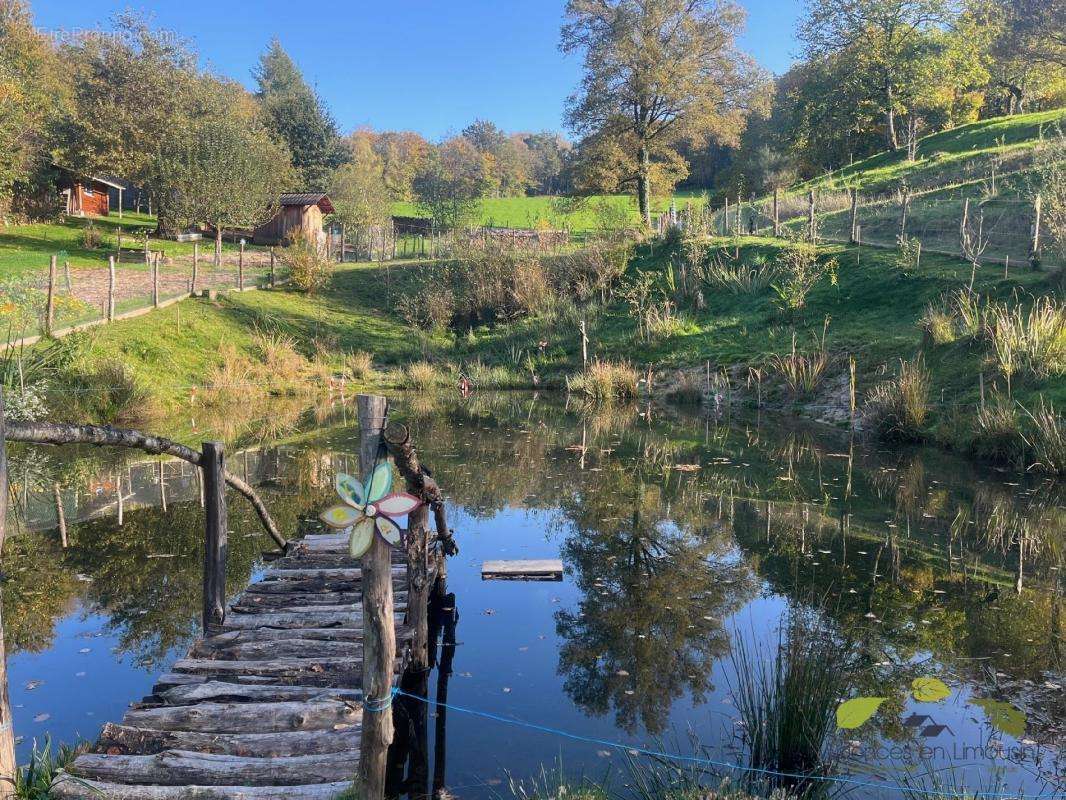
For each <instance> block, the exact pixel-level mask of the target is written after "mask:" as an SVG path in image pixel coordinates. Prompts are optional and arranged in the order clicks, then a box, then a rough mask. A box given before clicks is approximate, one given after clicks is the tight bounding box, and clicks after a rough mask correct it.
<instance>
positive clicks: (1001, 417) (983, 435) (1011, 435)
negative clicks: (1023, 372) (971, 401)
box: [969, 393, 1025, 463]
mask: <svg viewBox="0 0 1066 800" xmlns="http://www.w3.org/2000/svg"><path fill="white" fill-rule="evenodd" d="M1024 448H1025V439H1024V437H1023V436H1022V428H1021V418H1020V416H1019V415H1018V408H1017V406H1016V405H1015V404H1014V403H1013V402H1011V400H1010V399H1009V398H1007V397H1004V396H1003V395H1001V394H999V393H995V394H993V395H992V397H991V398H990V399H989V401H988V402H987V403H982V404H981V405H980V406H979V407H978V409H977V414H976V416H975V417H974V428H973V438H972V439H971V440H970V447H969V449H970V452H971V453H972V454H973V455H975V456H977V457H979V458H986V459H989V460H992V461H1003V462H1010V463H1016V462H1018V461H1019V460H1020V459H1021V457H1022V454H1023V451H1024Z"/></svg>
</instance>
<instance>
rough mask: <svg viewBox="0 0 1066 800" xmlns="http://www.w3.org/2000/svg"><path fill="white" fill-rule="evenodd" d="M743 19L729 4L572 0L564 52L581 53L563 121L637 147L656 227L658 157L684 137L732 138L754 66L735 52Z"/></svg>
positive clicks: (643, 194) (645, 203) (641, 184)
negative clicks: (580, 64) (654, 204)
mask: <svg viewBox="0 0 1066 800" xmlns="http://www.w3.org/2000/svg"><path fill="white" fill-rule="evenodd" d="M743 20H744V14H743V12H742V11H741V9H740V8H739V7H738V6H736V5H734V4H733V3H732V2H730V1H729V0H569V1H568V2H567V5H566V23H565V24H564V25H563V29H562V40H561V45H560V46H561V48H562V50H563V52H565V53H577V52H580V53H582V54H583V56H584V72H585V74H584V77H583V78H582V82H581V87H580V89H579V90H578V92H577V93H576V94H574V95H573V96H572V97H571V98H570V99H569V102H568V109H567V121H568V123H569V125H570V126H571V127H572V128H573V129H574V130H575V131H577V132H578V133H580V134H582V135H583V136H588V135H590V134H596V135H597V136H600V137H604V136H606V137H609V138H610V139H611V140H612V141H613V142H614V143H615V144H616V145H618V146H621V147H623V148H626V149H627V150H631V151H632V157H633V161H634V164H633V175H632V178H633V183H634V184H635V187H636V194H637V202H638V205H639V207H640V213H641V215H642V217H643V218H644V221H645V224H650V222H651V175H652V161H653V158H655V157H656V156H658V157H659V158H663V159H665V160H669V159H670V158H671V156H676V150H675V148H674V147H673V145H674V144H675V143H676V142H678V141H683V140H697V139H707V138H708V137H709V136H711V135H718V136H721V137H726V138H733V137H735V136H736V135H737V134H738V133H739V128H740V123H741V120H742V113H741V111H742V105H743V100H742V98H743V95H744V93H743V89H744V87H745V85H746V80H745V78H746V76H747V72H748V70H747V69H746V67H748V66H749V64H750V62H749V61H748V60H747V59H746V58H745V57H744V56H742V55H741V54H740V53H739V52H738V50H737V47H736V37H737V35H738V33H739V32H740V29H741V26H742V23H743Z"/></svg>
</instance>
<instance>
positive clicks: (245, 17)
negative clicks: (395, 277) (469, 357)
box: [31, 0, 800, 139]
mask: <svg viewBox="0 0 1066 800" xmlns="http://www.w3.org/2000/svg"><path fill="white" fill-rule="evenodd" d="M31 2H32V3H33V10H34V14H35V16H36V19H37V24H38V25H39V26H40V27H42V28H45V29H49V30H52V29H67V30H76V29H79V28H93V27H98V26H100V25H105V26H106V24H107V21H108V20H109V18H110V17H111V16H112V15H113V14H114V13H115V12H116V11H121V10H122V9H124V8H127V7H130V8H134V9H136V10H139V11H143V12H146V13H148V14H150V15H151V17H152V19H153V21H154V23H155V24H157V25H160V26H163V27H167V28H171V29H173V30H176V31H178V32H179V33H181V34H182V35H184V36H186V37H188V38H189V39H191V40H192V41H193V43H194V45H195V47H196V49H197V50H198V51H199V53H200V55H201V57H202V59H203V60H204V62H205V63H206V64H207V65H209V66H210V67H211V68H213V69H214V70H216V71H218V72H221V73H223V74H225V75H228V76H230V77H232V78H236V79H237V80H240V81H242V82H243V83H245V84H247V85H248V86H249V87H251V86H253V85H254V82H253V79H252V76H251V70H252V68H253V66H254V65H255V63H256V61H257V59H258V57H259V54H260V53H261V52H262V51H263V49H264V48H265V47H266V46H267V44H268V43H269V41H270V39H271V37H273V36H275V35H277V36H279V37H280V39H281V41H282V44H283V45H284V47H285V49H286V50H288V52H289V54H290V55H291V56H292V57H293V58H294V59H295V60H296V62H297V64H299V66H300V68H301V69H302V70H303V72H304V75H305V77H306V78H307V80H308V81H309V82H311V83H312V84H313V85H314V86H315V87H316V88H317V89H318V91H319V93H320V94H321V95H322V97H323V98H324V99H325V100H326V102H327V104H328V105H329V108H330V110H331V111H332V113H333V115H334V117H335V118H336V120H337V122H338V124H339V126H340V127H341V129H342V130H343V131H345V132H347V131H349V130H352V129H353V128H356V127H359V126H366V125H369V126H371V127H374V128H378V129H395V130H415V131H418V132H419V133H421V134H423V135H425V136H427V137H429V138H431V139H438V138H440V137H442V136H445V135H447V134H448V133H451V132H457V131H458V130H460V129H461V128H462V127H463V126H465V125H466V124H467V123H469V122H470V121H471V120H473V119H475V118H478V117H482V118H485V119H491V120H492V121H493V122H495V123H496V124H497V125H499V126H500V127H502V128H504V129H505V130H508V131H530V130H542V129H556V130H558V129H562V127H563V123H562V113H563V103H564V101H565V98H566V96H567V95H568V94H569V93H570V92H572V91H573V89H574V87H575V86H576V84H577V82H578V80H579V77H580V62H579V60H578V59H577V58H575V57H564V56H563V55H562V54H561V53H560V52H559V50H558V47H557V44H558V40H559V25H560V22H561V19H562V11H563V7H564V5H565V0H496V2H492V1H491V0H399V2H395V1H394V2H392V3H378V2H369V1H368V0H349V1H348V2H343V1H342V0H320V1H319V2H308V3H294V2H292V0H265V2H256V3H251V2H233V1H232V0H183V2H180V3H178V2H174V0H166V1H165V2H164V1H162V0H31ZM741 3H742V5H744V7H745V8H746V9H747V10H748V26H747V31H746V33H745V35H744V39H743V41H742V45H743V46H744V48H745V49H747V50H748V52H750V53H751V54H752V55H754V56H755V58H756V59H757V60H758V61H759V63H761V64H762V65H763V66H764V67H766V68H768V69H771V70H773V71H775V72H783V71H784V70H785V69H787V68H788V65H789V63H790V62H791V59H792V56H793V54H794V52H795V50H796V44H795V40H794V38H793V30H794V27H795V21H796V17H797V15H798V14H799V11H800V0H741Z"/></svg>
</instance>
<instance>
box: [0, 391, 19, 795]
mask: <svg viewBox="0 0 1066 800" xmlns="http://www.w3.org/2000/svg"><path fill="white" fill-rule="evenodd" d="M5 438H6V432H5V425H4V393H3V390H2V389H0V562H2V559H3V548H4V538H5V534H6V532H7V499H8V485H7V446H6V444H5V441H4V440H5ZM17 772H18V762H17V761H16V759H15V728H14V720H13V719H12V718H11V700H10V698H9V695H8V691H7V649H6V647H5V645H4V620H3V615H2V610H0V798H5V800H6V799H7V798H12V797H14V796H15V793H14V788H15V775H16V773H17Z"/></svg>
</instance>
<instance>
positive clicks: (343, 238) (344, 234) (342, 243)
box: [337, 225, 348, 264]
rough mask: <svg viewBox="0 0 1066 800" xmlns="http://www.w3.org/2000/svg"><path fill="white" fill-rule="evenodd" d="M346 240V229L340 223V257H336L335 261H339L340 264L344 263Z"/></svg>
mask: <svg viewBox="0 0 1066 800" xmlns="http://www.w3.org/2000/svg"><path fill="white" fill-rule="evenodd" d="M347 241H348V236H347V230H346V229H345V227H344V226H343V225H341V255H340V258H338V259H337V261H339V262H340V263H341V264H343V263H344V248H345V246H346V245H347Z"/></svg>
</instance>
